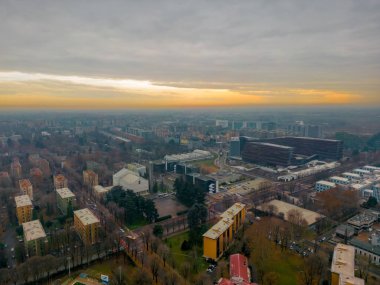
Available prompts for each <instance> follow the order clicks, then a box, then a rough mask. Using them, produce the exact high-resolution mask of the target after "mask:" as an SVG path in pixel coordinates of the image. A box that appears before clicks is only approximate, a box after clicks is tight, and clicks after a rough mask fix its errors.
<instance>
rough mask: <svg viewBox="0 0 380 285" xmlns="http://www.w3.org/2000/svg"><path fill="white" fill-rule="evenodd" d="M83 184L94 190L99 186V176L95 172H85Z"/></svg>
mask: <svg viewBox="0 0 380 285" xmlns="http://www.w3.org/2000/svg"><path fill="white" fill-rule="evenodd" d="M83 184H84V185H86V186H88V187H90V188H92V187H94V186H95V185H98V184H99V179H98V174H96V173H95V172H94V171H93V170H91V169H88V170H85V171H83Z"/></svg>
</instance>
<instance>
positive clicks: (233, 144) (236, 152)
mask: <svg viewBox="0 0 380 285" xmlns="http://www.w3.org/2000/svg"><path fill="white" fill-rule="evenodd" d="M229 155H230V156H231V157H240V138H239V137H232V138H231V140H230V153H229Z"/></svg>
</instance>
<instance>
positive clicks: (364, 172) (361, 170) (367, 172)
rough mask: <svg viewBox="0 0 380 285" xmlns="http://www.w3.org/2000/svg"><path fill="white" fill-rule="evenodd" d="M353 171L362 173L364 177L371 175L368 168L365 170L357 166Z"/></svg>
mask: <svg viewBox="0 0 380 285" xmlns="http://www.w3.org/2000/svg"><path fill="white" fill-rule="evenodd" d="M352 172H353V173H355V174H358V175H360V177H364V176H369V175H371V172H370V171H368V170H364V169H361V168H356V169H354V170H353V171H352Z"/></svg>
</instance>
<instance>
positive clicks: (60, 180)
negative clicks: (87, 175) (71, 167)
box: [53, 174, 67, 189]
mask: <svg viewBox="0 0 380 285" xmlns="http://www.w3.org/2000/svg"><path fill="white" fill-rule="evenodd" d="M53 180H54V188H55V189H60V188H67V179H66V177H65V176H64V175H62V174H58V175H54V177H53Z"/></svg>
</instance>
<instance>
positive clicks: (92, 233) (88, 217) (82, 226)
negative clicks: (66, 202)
mask: <svg viewBox="0 0 380 285" xmlns="http://www.w3.org/2000/svg"><path fill="white" fill-rule="evenodd" d="M99 227H100V221H99V219H98V218H97V217H96V216H95V215H94V214H93V213H92V212H91V211H90V210H89V209H87V208H84V209H81V210H78V211H74V228H75V231H76V232H77V233H78V235H79V236H80V238H81V239H82V241H83V243H84V244H86V245H92V244H95V243H96V242H98V238H99Z"/></svg>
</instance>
